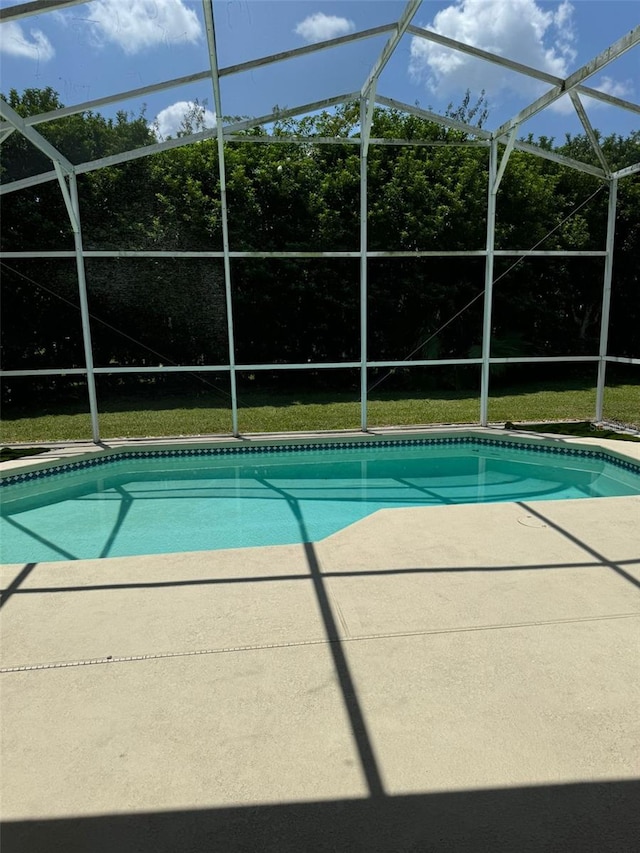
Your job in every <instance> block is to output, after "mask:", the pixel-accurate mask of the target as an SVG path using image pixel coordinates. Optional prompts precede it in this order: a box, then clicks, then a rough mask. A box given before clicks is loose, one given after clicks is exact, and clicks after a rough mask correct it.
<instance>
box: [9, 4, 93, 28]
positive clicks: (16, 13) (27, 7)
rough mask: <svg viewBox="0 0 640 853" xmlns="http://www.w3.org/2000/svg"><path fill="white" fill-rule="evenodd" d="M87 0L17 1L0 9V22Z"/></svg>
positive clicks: (63, 7)
mask: <svg viewBox="0 0 640 853" xmlns="http://www.w3.org/2000/svg"><path fill="white" fill-rule="evenodd" d="M86 2H88V0H31V2H30V3H18V5H17V6H9V8H8V9H0V24H6V23H7V22H8V21H18V20H20V19H21V18H29V17H30V16H31V15H41V14H42V13H43V12H55V11H57V10H58V9H65V8H66V7H68V6H79V5H80V4H81V3H86Z"/></svg>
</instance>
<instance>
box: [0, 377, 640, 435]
mask: <svg viewBox="0 0 640 853" xmlns="http://www.w3.org/2000/svg"><path fill="white" fill-rule="evenodd" d="M595 396H596V391H595V387H593V386H592V385H590V384H588V383H580V382H567V381H565V382H557V383H554V384H549V383H547V384H546V385H545V386H544V387H543V386H542V385H529V386H520V387H517V388H502V389H500V388H496V389H495V391H494V393H493V395H492V397H491V399H490V403H489V419H490V421H492V422H505V421H512V422H513V423H519V422H523V421H535V422H541V421H560V420H569V419H570V420H589V419H591V418H592V417H593V413H594V410H595ZM239 403H240V405H239V426H240V431H241V432H245V433H248V432H296V431H302V430H337V429H358V428H359V426H360V404H359V402H358V400H357V396H356V393H355V392H353V393H349V392H345V391H341V392H336V393H334V394H328V393H326V392H325V393H323V394H312V393H306V392H302V393H296V394H285V393H282V392H277V393H274V394H270V395H269V394H264V393H262V394H258V393H249V394H244V395H243V397H242V399H241V400H240V401H239ZM100 405H101V414H100V432H101V435H102V437H103V438H118V437H125V436H131V437H137V436H176V435H207V434H215V433H229V432H230V431H231V411H230V406H229V404H228V403H227V402H226V401H224V400H223V401H222V402H220V398H219V397H218V398H216V399H213V398H212V397H210V396H206V395H192V396H157V397H153V398H152V397H145V396H142V397H141V396H135V397H134V396H130V395H129V396H122V397H119V398H118V397H111V398H110V399H104V400H101V401H100ZM84 408H85V404H84V403H83V402H74V403H66V404H60V405H57V406H49V407H47V409H46V411H44V412H42V411H40V412H38V411H37V410H35V408H34V409H30V410H25V409H23V410H21V411H13V412H12V411H11V410H9V411H7V410H6V409H5V417H4V418H3V421H2V425H1V432H0V441H1V442H2V443H3V444H9V443H17V442H38V441H64V440H73V439H90V438H91V426H90V420H89V415H88V413H87V412H86V411H84ZM368 414H369V424H370V425H371V426H388V425H410V424H433V423H477V422H478V420H479V416H480V400H479V397H478V396H476V395H475V394H472V393H471V392H468V391H467V392H456V391H431V392H428V393H420V392H415V391H414V392H411V391H407V392H404V393H401V392H386V393H385V392H381V393H377V394H374V395H373V398H372V399H371V400H370V401H369V406H368ZM605 418H607V419H611V420H615V421H619V422H622V423H627V424H633V425H636V426H638V427H640V385H630V384H626V385H622V384H621V385H614V386H611V387H608V388H607V390H606V394H605Z"/></svg>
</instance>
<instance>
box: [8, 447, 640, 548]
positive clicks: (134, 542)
mask: <svg viewBox="0 0 640 853" xmlns="http://www.w3.org/2000/svg"><path fill="white" fill-rule="evenodd" d="M500 445H505V446H500ZM258 450H259V452H258ZM243 451H244V448H243V449H242V451H236V450H233V451H232V450H226V451H221V450H215V451H212V450H209V451H204V450H203V451H191V453H195V454H196V455H190V454H189V452H186V451H182V452H181V451H171V452H164V455H163V452H162V451H158V452H154V453H148V454H146V455H145V454H140V453H138V454H130V455H125V454H120V455H119V456H118V457H116V458H115V459H114V460H109V459H104V458H102V459H99V460H97V461H95V462H93V461H92V462H91V463H81V465H80V466H77V468H76V469H75V470H74V466H67V468H71V470H67V471H66V472H63V473H60V474H53V475H51V474H50V473H47V475H45V476H42V475H40V474H36V475H35V477H34V479H30V480H28V481H27V482H9V484H5V485H4V487H3V488H2V489H1V490H0V491H1V492H2V518H1V525H2V526H1V528H0V534H1V539H0V543H1V544H0V559H1V560H2V562H5V563H17V562H20V563H31V562H39V561H43V560H71V559H87V558H95V557H112V556H124V555H134V554H159V553H170V552H178V551H199V550H209V549H220V548H241V547H248V546H253V545H282V544H287V543H296V542H304V541H315V540H318V539H322V538H324V537H326V536H329V535H330V534H332V533H335V532H336V531H338V530H341V529H342V528H344V527H347V526H348V525H350V524H353V523H354V522H356V521H358V520H360V519H362V518H364V517H365V516H367V515H370V514H371V513H373V512H376V511H377V510H379V509H391V508H399V507H413V506H432V505H443V504H462V503H482V502H495V501H531V500H561V499H567V498H587V497H588V498H592V497H608V496H616V495H637V494H640V466H637V465H633V464H630V463H626V462H625V463H622V462H620V461H617V460H615V459H614V458H613V457H607V455H606V454H605V453H602V452H599V451H594V452H589V451H573V450H572V451H570V452H569V453H567V452H566V451H563V452H562V453H559V452H557V451H556V448H553V449H548V450H547V449H546V448H544V447H542V446H540V445H538V446H536V447H534V448H532V449H527V445H522V444H517V445H516V444H512V445H509V444H508V443H507V442H498V441H483V440H469V439H467V440H457V443H453V444H451V445H448V444H446V443H445V442H441V443H439V444H435V445H434V443H433V442H431V443H429V442H428V441H426V440H422V441H403V442H398V441H395V442H394V441H385V442H380V443H377V442H370V443H369V442H366V443H365V442H363V443H358V444H346V443H342V444H341V445H339V446H336V448H335V449H334V448H333V447H330V446H327V445H324V446H318V445H316V446H315V447H311V448H309V447H308V446H307V447H305V448H304V452H302V451H301V449H300V448H291V447H287V448H284V449H277V448H264V447H262V448H256V447H251V448H249V450H248V451H247V452H243ZM552 451H555V452H552ZM572 454H573V455H572ZM138 457H140V458H138ZM608 460H609V461H608ZM86 465H91V466H92V467H84V466H86ZM16 479H17V478H16V477H13V478H9V480H10V481H11V480H14V481H15V480H16Z"/></svg>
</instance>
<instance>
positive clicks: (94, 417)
mask: <svg viewBox="0 0 640 853" xmlns="http://www.w3.org/2000/svg"><path fill="white" fill-rule="evenodd" d="M60 180H62V182H64V177H62V178H60ZM65 189H66V187H65ZM69 191H70V192H69V194H70V196H71V211H69V214H70V216H69V219H70V220H71V227H72V228H73V239H74V243H75V250H76V269H77V272H78V293H79V295H80V316H81V318H82V340H83V343H84V360H85V364H86V366H87V389H88V391H89V412H90V413H91V435H92V439H93V442H94V444H98V442H99V441H100V426H99V422H98V397H97V394H96V377H95V373H94V372H93V347H92V344H91V325H90V322H89V302H88V299H87V279H86V276H85V268H84V250H83V247H82V231H81V229H80V204H79V202H78V184H77V178H76V176H75V174H74V173H71V174H70V175H69ZM63 194H64V190H63ZM72 212H73V216H71V213H72ZM74 219H75V221H74Z"/></svg>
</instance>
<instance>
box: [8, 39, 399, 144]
mask: <svg viewBox="0 0 640 853" xmlns="http://www.w3.org/2000/svg"><path fill="white" fill-rule="evenodd" d="M393 28H394V25H393V24H383V25H382V26H379V27H371V28H370V29H367V30H360V31H359V32H357V33H350V34H349V35H347V36H339V37H338V38H334V39H327V40H326V41H322V42H318V43H316V44H310V45H305V46H304V47H296V48H294V49H292V50H286V51H283V52H281V53H273V54H270V55H269V56H264V57H261V58H260V59H252V60H249V61H248V62H241V63H239V64H237V65H227V66H225V67H224V68H220V69H219V71H218V77H220V78H222V77H227V76H230V75H232V74H242V73H243V72H246V71H253V70H254V69H256V68H260V67H262V66H266V65H271V64H273V63H275V62H282V61H284V60H287V59H296V58H297V57H299V56H305V55H307V54H310V53H317V52H318V51H320V50H326V49H327V48H331V47H336V46H338V45H341V44H346V43H347V42H354V41H360V40H362V39H367V38H372V37H373V36H377V35H383V34H384V33H387V32H389V31H391V30H392V29H393ZM210 78H211V70H210V69H207V70H206V71H197V72H195V73H194V74H187V75H185V76H183V77H174V78H172V79H170V80H164V81H161V82H159V83H150V84H149V85H148V86H140V87H138V88H137V89H128V90H127V91H124V92H116V93H115V94H113V95H105V96H104V97H101V98H94V99H93V100H91V101H84V102H83V103H80V104H72V105H71V106H68V107H60V109H57V110H50V111H49V112H46V113H39V114H38V115H33V116H28V117H27V118H25V120H24V121H25V124H27V125H29V126H31V125H34V124H41V123H42V122H45V121H56V120H57V119H59V118H64V117H65V116H70V115H77V114H78V113H83V112H87V111H88V110H94V109H96V108H97V107H102V106H106V105H107V104H117V103H119V102H123V101H130V100H132V99H133V98H140V97H144V95H150V94H153V93H154V92H163V91H165V90H167V89H175V88H178V87H179V86H187V85H189V84H190V83H198V82H200V81H202V80H209V79H210ZM4 127H5V126H4V125H0V132H1V131H2V130H4Z"/></svg>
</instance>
